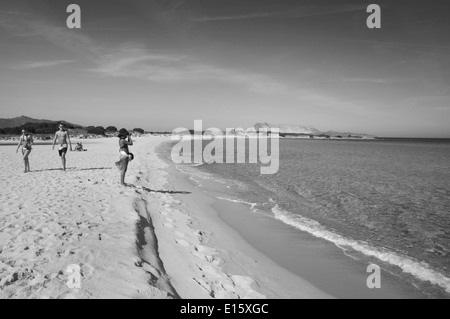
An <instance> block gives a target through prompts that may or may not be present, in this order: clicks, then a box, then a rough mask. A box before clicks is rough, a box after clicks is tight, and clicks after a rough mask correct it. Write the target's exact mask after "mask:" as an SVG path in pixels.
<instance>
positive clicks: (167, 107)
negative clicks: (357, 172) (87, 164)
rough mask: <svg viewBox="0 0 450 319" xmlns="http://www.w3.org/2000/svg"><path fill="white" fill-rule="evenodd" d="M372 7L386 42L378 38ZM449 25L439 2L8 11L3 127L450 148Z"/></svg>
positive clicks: (149, 4)
mask: <svg viewBox="0 0 450 319" xmlns="http://www.w3.org/2000/svg"><path fill="white" fill-rule="evenodd" d="M71 3H74V4H78V5H79V6H80V8H81V29H69V28H68V27H67V25H66V20H67V17H68V16H69V15H70V14H69V13H67V12H66V8H67V6H68V5H69V4H71ZM371 3H375V4H378V5H379V6H380V7H381V29H369V28H367V25H366V20H367V17H368V16H369V15H370V14H369V13H367V12H366V9H367V6H368V5H369V4H371ZM449 13H450V2H449V1H440V0H432V1H425V0H421V1H411V0H410V1H403V0H394V1H392V0H391V1H386V0H383V1H379V0H371V1H362V0H348V1H337V0H326V1H325V0H308V1H303V0H69V1H66V0H12V1H11V0H0V118H12V117H16V116H20V115H26V116H31V117H33V118H39V119H51V120H66V121H68V122H71V123H75V124H80V125H84V126H89V125H95V126H98V125H102V126H105V127H106V126H109V125H114V126H117V127H118V128H120V127H126V128H128V129H132V128H136V127H140V128H143V129H145V130H151V131H172V130H173V129H175V128H178V127H186V128H192V127H193V125H194V120H203V125H204V127H203V128H204V129H206V128H208V127H217V128H220V129H225V128H238V127H242V128H244V129H246V128H249V127H251V126H253V125H254V124H255V123H256V122H270V123H276V124H292V125H305V126H306V125H309V126H313V127H315V128H317V129H319V130H321V131H328V130H334V131H345V132H355V133H367V134H373V135H377V136H397V137H447V138H450V125H449V119H450V37H449V31H450V14H449Z"/></svg>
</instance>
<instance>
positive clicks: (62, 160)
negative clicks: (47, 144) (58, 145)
mask: <svg viewBox="0 0 450 319" xmlns="http://www.w3.org/2000/svg"><path fill="white" fill-rule="evenodd" d="M61 162H62V165H63V169H64V171H65V170H66V153H62V154H61Z"/></svg>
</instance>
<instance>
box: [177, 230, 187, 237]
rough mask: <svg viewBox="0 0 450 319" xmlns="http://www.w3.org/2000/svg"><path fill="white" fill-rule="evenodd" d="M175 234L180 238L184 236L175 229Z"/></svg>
mask: <svg viewBox="0 0 450 319" xmlns="http://www.w3.org/2000/svg"><path fill="white" fill-rule="evenodd" d="M175 235H177V236H178V237H181V238H184V236H185V235H184V233H182V232H179V231H176V232H175Z"/></svg>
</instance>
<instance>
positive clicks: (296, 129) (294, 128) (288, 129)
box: [255, 122, 320, 135]
mask: <svg viewBox="0 0 450 319" xmlns="http://www.w3.org/2000/svg"><path fill="white" fill-rule="evenodd" d="M261 128H263V129H264V128H265V129H270V128H278V129H280V133H287V134H311V135H318V134H320V131H319V130H318V129H316V128H314V127H311V126H301V125H287V124H274V123H267V122H264V123H256V124H255V129H256V130H259V129H261Z"/></svg>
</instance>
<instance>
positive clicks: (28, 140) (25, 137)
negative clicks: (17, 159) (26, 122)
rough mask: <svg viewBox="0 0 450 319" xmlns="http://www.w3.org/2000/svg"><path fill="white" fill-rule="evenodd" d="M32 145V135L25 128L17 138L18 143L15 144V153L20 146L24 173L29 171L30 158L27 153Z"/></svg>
mask: <svg viewBox="0 0 450 319" xmlns="http://www.w3.org/2000/svg"><path fill="white" fill-rule="evenodd" d="M32 145H33V137H32V136H31V134H30V133H29V132H28V131H27V130H25V129H24V130H22V135H21V136H20V139H19V145H17V150H16V153H17V152H19V148H20V147H21V146H22V156H23V163H24V165H25V170H24V173H28V172H29V171H30V159H29V155H30V153H31V149H32V147H31V146H32Z"/></svg>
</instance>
